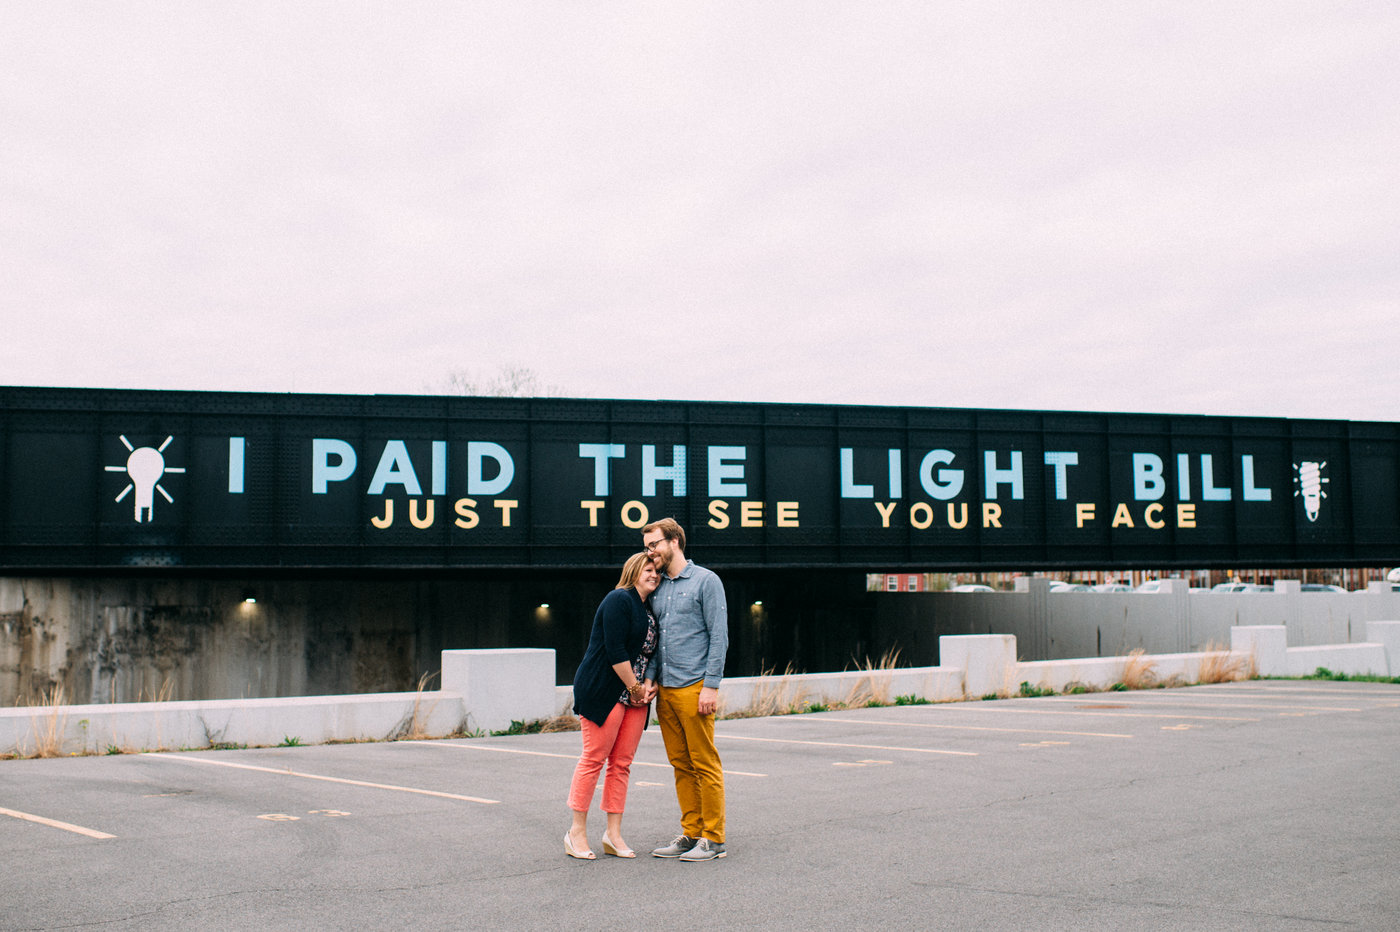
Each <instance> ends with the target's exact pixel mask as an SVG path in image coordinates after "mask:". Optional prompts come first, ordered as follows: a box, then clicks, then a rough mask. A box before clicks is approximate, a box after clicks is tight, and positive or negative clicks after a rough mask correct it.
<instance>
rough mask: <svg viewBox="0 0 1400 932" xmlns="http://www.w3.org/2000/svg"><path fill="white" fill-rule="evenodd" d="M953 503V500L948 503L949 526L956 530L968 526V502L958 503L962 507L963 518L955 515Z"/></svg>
mask: <svg viewBox="0 0 1400 932" xmlns="http://www.w3.org/2000/svg"><path fill="white" fill-rule="evenodd" d="M953 504H954V503H953V502H949V503H948V526H949V527H950V528H952V529H953V530H955V531H958V530H962V529H963V528H965V527H967V502H958V503H957V504H958V506H959V507H961V508H962V517H961V518H954V517H953Z"/></svg>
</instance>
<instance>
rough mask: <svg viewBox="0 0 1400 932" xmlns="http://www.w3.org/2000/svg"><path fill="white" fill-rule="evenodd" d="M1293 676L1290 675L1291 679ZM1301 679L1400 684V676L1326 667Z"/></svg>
mask: <svg viewBox="0 0 1400 932" xmlns="http://www.w3.org/2000/svg"><path fill="white" fill-rule="evenodd" d="M1291 678H1292V677H1290V679H1291ZM1297 679H1300V680H1331V681H1332V682H1334V683H1397V684H1400V676H1380V675H1378V674H1375V673H1334V672H1332V671H1331V670H1329V669H1327V668H1326V667H1318V668H1317V670H1316V671H1315V672H1313V673H1309V674H1308V675H1307V676H1300V677H1297Z"/></svg>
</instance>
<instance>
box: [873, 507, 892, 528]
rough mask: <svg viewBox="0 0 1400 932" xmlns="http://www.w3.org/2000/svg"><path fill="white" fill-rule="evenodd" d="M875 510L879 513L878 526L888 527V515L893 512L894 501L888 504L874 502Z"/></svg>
mask: <svg viewBox="0 0 1400 932" xmlns="http://www.w3.org/2000/svg"><path fill="white" fill-rule="evenodd" d="M875 510H876V511H878V512H879V513H880V527H889V526H890V515H891V514H893V513H894V502H890V503H889V504H888V505H881V504H880V503H879V502H876V503H875Z"/></svg>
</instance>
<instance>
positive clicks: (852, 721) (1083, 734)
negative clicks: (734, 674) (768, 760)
mask: <svg viewBox="0 0 1400 932" xmlns="http://www.w3.org/2000/svg"><path fill="white" fill-rule="evenodd" d="M784 720H785V721H794V722H796V721H801V720H802V719H801V718H799V717H798V716H795V715H793V716H784ZM821 722H844V723H845V724H848V725H889V726H892V727H895V728H950V729H952V730H954V731H1005V732H1011V733H1016V734H1022V733H1024V734H1032V735H1073V736H1075V737H1079V738H1131V737H1133V736H1132V735H1119V734H1114V733H1112V732H1103V731H1052V730H1050V729H1046V728H996V727H994V726H991V725H936V724H934V723H932V722H886V721H881V720H879V719H861V718H827V717H826V716H822V717H821V719H819V720H816V721H813V722H812V724H814V725H816V724H820V723H821Z"/></svg>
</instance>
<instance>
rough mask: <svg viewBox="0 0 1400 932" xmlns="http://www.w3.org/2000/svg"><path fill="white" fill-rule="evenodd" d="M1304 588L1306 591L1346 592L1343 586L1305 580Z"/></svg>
mask: <svg viewBox="0 0 1400 932" xmlns="http://www.w3.org/2000/svg"><path fill="white" fill-rule="evenodd" d="M1302 589H1303V591H1304V592H1346V590H1345V589H1343V588H1342V587H1341V586H1329V585H1327V584H1325V583H1316V582H1305V583H1303V586H1302Z"/></svg>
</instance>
